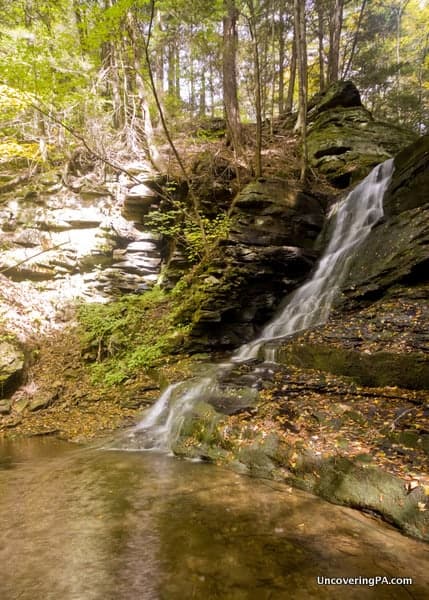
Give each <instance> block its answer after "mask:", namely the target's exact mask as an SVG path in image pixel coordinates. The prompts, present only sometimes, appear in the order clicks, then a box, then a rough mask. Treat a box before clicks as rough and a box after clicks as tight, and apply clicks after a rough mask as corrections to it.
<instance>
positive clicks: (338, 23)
mask: <svg viewBox="0 0 429 600" xmlns="http://www.w3.org/2000/svg"><path fill="white" fill-rule="evenodd" d="M343 8H344V0H331V5H330V15H329V54H328V84H330V83H334V82H335V81H338V76H339V68H340V40H341V29H342V26H343Z"/></svg>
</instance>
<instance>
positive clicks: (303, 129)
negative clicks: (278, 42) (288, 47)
mask: <svg viewBox="0 0 429 600" xmlns="http://www.w3.org/2000/svg"><path fill="white" fill-rule="evenodd" d="M294 17H295V37H296V50H297V63H298V79H299V104H298V118H297V122H296V126H295V129H296V130H297V131H299V133H300V135H301V149H302V150H301V177H300V178H301V181H304V179H305V177H306V173H307V40H306V30H305V29H306V28H305V6H304V3H303V2H301V0H294Z"/></svg>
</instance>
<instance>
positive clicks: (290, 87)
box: [285, 28, 297, 112]
mask: <svg viewBox="0 0 429 600" xmlns="http://www.w3.org/2000/svg"><path fill="white" fill-rule="evenodd" d="M296 55H297V44H296V29H295V28H294V32H293V41H292V54H291V57H290V68H289V84H288V90H287V98H286V106H285V109H286V111H287V112H292V109H293V92H294V90H295V79H296Z"/></svg>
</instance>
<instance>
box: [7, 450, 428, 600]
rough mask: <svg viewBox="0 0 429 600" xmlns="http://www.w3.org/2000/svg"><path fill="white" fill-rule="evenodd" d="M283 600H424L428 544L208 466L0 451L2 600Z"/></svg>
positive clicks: (149, 457) (148, 456)
mask: <svg viewBox="0 0 429 600" xmlns="http://www.w3.org/2000/svg"><path fill="white" fill-rule="evenodd" d="M321 577H329V578H337V577H367V578H375V577H386V578H388V579H389V580H390V578H412V579H413V583H412V584H411V585H409V584H406V583H405V584H404V583H403V584H398V585H392V584H390V585H388V584H387V583H383V584H379V585H370V584H371V583H372V581H371V579H369V582H368V584H367V585H362V584H361V585H359V584H356V585H347V586H346V585H338V584H336V585H319V583H318V578H321ZM283 598H285V599H286V598H291V599H295V598H297V599H300V598H339V599H340V598H341V599H343V598H377V599H379V598H381V599H383V598H422V599H423V598H429V545H427V544H423V543H421V542H418V541H415V540H412V539H409V538H407V537H405V536H403V535H401V534H400V533H398V532H397V531H395V530H394V529H392V528H391V527H390V526H388V525H385V524H383V523H380V522H379V521H378V520H376V519H374V518H371V517H368V516H365V515H362V514H360V513H358V512H356V511H353V510H351V509H348V508H343V507H338V506H333V505H331V504H328V503H326V502H324V501H322V500H320V499H318V498H316V497H314V496H311V495H309V494H306V493H304V492H301V491H297V490H293V489H291V488H289V487H287V486H285V485H282V484H280V483H276V482H272V481H264V480H257V479H251V478H249V477H245V476H243V475H239V474H236V473H234V472H233V471H230V470H224V469H220V468H217V467H214V466H212V465H209V464H204V463H192V462H187V461H182V460H178V459H175V458H171V457H168V456H166V455H162V454H156V453H152V452H121V451H107V450H102V449H96V448H83V447H76V446H71V445H68V444H65V443H61V442H59V441H56V440H53V439H49V438H46V439H42V438H30V439H27V440H23V441H19V442H0V599H1V600H188V599H197V600H211V599H222V600H244V599H246V600H247V599H250V600H253V599H255V600H265V599H266V600H268V599H273V600H275V599H283Z"/></svg>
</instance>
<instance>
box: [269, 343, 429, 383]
mask: <svg viewBox="0 0 429 600" xmlns="http://www.w3.org/2000/svg"><path fill="white" fill-rule="evenodd" d="M277 359H278V360H279V361H281V362H284V363H286V364H292V365H296V366H299V367H303V368H311V369H317V370H320V371H328V372H329V373H333V374H334V375H346V376H348V377H350V378H351V379H353V380H354V381H356V382H357V383H359V384H360V385H365V386H370V387H383V386H399V387H401V388H406V389H417V390H418V389H429V358H428V356H427V354H424V353H417V352H410V353H402V354H399V353H393V352H370V351H366V352H359V351H356V350H347V349H346V348H342V347H339V346H334V345H332V344H325V345H322V344H317V343H312V344H305V343H300V342H297V343H291V344H288V345H287V346H285V347H283V349H282V350H280V351H279V352H278V354H277Z"/></svg>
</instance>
